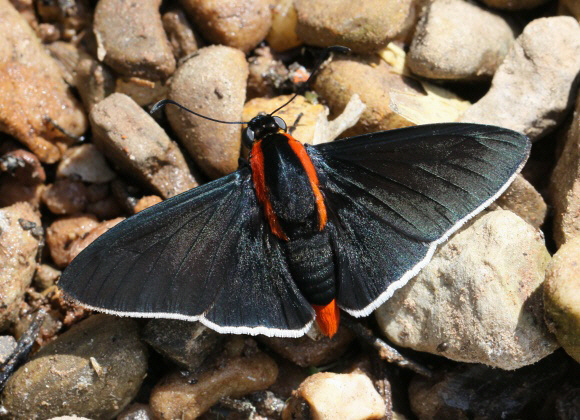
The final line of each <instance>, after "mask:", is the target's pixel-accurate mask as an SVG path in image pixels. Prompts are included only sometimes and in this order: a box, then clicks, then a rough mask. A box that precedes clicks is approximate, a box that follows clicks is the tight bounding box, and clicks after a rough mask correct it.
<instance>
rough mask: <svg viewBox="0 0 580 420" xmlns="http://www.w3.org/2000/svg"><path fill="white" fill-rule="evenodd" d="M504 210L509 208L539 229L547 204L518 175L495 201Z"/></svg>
mask: <svg viewBox="0 0 580 420" xmlns="http://www.w3.org/2000/svg"><path fill="white" fill-rule="evenodd" d="M495 204H497V205H499V206H500V207H501V208H503V209H505V210H510V211H512V212H514V213H515V214H517V215H518V216H520V217H521V218H522V219H524V220H525V221H526V222H528V223H529V224H530V225H532V226H533V227H535V228H536V229H539V228H540V226H542V224H543V223H544V220H545V219H546V215H547V214H548V206H547V205H546V203H545V202H544V199H543V198H542V196H541V195H540V193H539V192H538V191H536V189H535V188H534V186H533V185H532V184H530V183H529V182H528V181H527V180H526V179H525V178H524V177H523V176H521V175H518V176H517V177H516V178H515V179H514V181H513V182H512V184H511V185H510V186H509V187H508V189H507V190H506V192H505V193H503V194H502V195H501V196H500V197H499V198H498V199H497V200H496V201H495Z"/></svg>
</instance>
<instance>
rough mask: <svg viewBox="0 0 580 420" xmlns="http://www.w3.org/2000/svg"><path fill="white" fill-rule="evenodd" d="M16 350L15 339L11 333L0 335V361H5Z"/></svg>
mask: <svg viewBox="0 0 580 420" xmlns="http://www.w3.org/2000/svg"><path fill="white" fill-rule="evenodd" d="M14 350H16V340H15V339H14V337H12V336H11V335H0V363H2V364H3V363H4V362H6V360H7V359H8V357H10V356H11V355H12V353H13V352H14Z"/></svg>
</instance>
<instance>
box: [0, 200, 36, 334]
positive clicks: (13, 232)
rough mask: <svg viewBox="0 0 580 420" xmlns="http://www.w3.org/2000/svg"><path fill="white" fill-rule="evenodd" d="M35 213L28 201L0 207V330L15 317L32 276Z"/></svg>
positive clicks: (34, 265) (34, 248)
mask: <svg viewBox="0 0 580 420" xmlns="http://www.w3.org/2000/svg"><path fill="white" fill-rule="evenodd" d="M40 226H41V223H40V217H39V214H38V213H37V212H36V211H34V209H33V207H32V206H31V205H30V204H28V203H16V204H14V205H12V206H10V207H4V208H2V209H0V267H2V269H1V270H0V331H4V330H5V329H6V328H8V327H9V326H10V324H11V323H12V322H13V321H15V320H16V317H17V316H18V312H19V309H20V304H21V303H22V301H23V299H24V292H25V290H26V288H28V286H30V283H31V282H32V277H33V276H34V270H35V269H36V256H37V253H38V249H39V242H40V240H41V239H42V237H41V236H40V237H39V236H38V235H37V234H36V233H37V228H39V227H40Z"/></svg>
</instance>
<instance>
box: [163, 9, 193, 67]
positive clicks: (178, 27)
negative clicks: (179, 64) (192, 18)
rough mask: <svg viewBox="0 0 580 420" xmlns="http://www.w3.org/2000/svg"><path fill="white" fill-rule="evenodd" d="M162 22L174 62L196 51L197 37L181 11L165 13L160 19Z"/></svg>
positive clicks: (174, 10) (175, 10)
mask: <svg viewBox="0 0 580 420" xmlns="http://www.w3.org/2000/svg"><path fill="white" fill-rule="evenodd" d="M162 22H163V28H164V29H165V32H167V36H168V37H169V43H170V44H171V48H172V50H173V55H174V56H175V59H176V60H179V59H180V58H183V57H187V56H188V55H190V54H193V53H194V52H196V51H197V50H198V48H199V45H198V44H199V41H198V38H197V35H196V33H195V31H194V30H193V28H192V26H191V24H190V23H189V21H188V20H187V17H186V16H185V13H183V11H182V10H180V9H173V10H170V11H169V12H166V13H165V14H164V15H163V17H162Z"/></svg>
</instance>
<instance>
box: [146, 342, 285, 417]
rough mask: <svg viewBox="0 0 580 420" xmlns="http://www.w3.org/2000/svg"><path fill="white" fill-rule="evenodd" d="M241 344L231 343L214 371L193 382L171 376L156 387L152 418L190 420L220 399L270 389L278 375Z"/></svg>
mask: <svg viewBox="0 0 580 420" xmlns="http://www.w3.org/2000/svg"><path fill="white" fill-rule="evenodd" d="M243 340H244V339H243V338H242V337H234V338H233V339H231V341H230V343H229V344H230V346H229V350H227V351H226V353H225V354H224V357H223V358H222V360H220V361H219V362H218V363H216V366H215V368H213V369H208V370H207V371H205V372H204V373H201V374H200V375H198V376H196V377H194V378H188V377H184V376H183V375H180V374H171V375H169V376H167V377H166V378H165V379H163V380H162V381H161V383H159V384H157V385H156V386H155V388H154V389H153V391H152V392H151V398H150V401H149V403H150V404H151V408H152V409H153V412H154V413H155V415H156V416H157V417H158V418H159V419H160V420H172V419H176V418H178V419H183V420H192V419H195V418H197V417H198V416H199V415H201V414H202V413H204V412H205V411H207V410H208V409H209V408H210V407H211V406H212V405H214V404H216V403H217V402H218V401H219V400H220V398H222V397H226V396H231V397H234V398H237V397H241V396H243V395H246V394H249V393H251V392H255V391H261V390H264V389H266V388H268V387H269V386H270V385H272V384H273V383H274V382H275V380H276V376H277V375H278V367H277V366H276V363H275V362H274V361H273V360H272V359H271V358H270V357H269V356H267V355H266V354H264V353H262V352H260V351H258V350H256V349H251V348H248V346H247V344H243ZM240 344H242V345H240Z"/></svg>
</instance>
